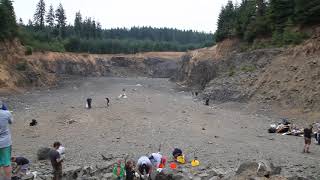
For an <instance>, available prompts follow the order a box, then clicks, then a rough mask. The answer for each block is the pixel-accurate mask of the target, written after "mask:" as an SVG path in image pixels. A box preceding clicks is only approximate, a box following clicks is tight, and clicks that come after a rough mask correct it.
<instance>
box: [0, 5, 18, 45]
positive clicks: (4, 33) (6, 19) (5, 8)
mask: <svg viewBox="0 0 320 180" xmlns="http://www.w3.org/2000/svg"><path fill="white" fill-rule="evenodd" d="M0 24H1V25H0V40H4V39H12V38H14V37H15V36H16V35H17V31H18V27H17V22H16V16H15V13H14V9H13V5H12V1H11V0H0Z"/></svg>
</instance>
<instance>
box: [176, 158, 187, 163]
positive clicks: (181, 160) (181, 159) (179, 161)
mask: <svg viewBox="0 0 320 180" xmlns="http://www.w3.org/2000/svg"><path fill="white" fill-rule="evenodd" d="M177 162H178V163H181V164H184V163H186V160H185V159H184V156H178V157H177Z"/></svg>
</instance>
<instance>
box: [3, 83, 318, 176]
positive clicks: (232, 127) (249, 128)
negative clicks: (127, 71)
mask: <svg viewBox="0 0 320 180" xmlns="http://www.w3.org/2000/svg"><path fill="white" fill-rule="evenodd" d="M140 85H141V86H140ZM122 89H126V91H125V93H126V95H127V97H128V98H127V99H119V98H118V96H119V95H120V94H121V93H122ZM88 97H91V98H92V99H93V107H92V109H90V110H88V109H85V100H86V98H88ZM106 97H108V98H110V100H111V102H110V106H109V107H106V100H105V98H106ZM4 100H5V101H6V102H8V105H9V107H10V108H11V110H13V114H14V120H15V121H14V124H13V125H12V127H11V129H12V135H13V154H14V155H18V156H20V155H22V156H25V157H27V158H29V159H31V160H32V162H34V163H36V162H37V161H36V152H37V150H38V149H39V148H40V147H48V146H51V144H52V143H53V142H54V141H57V140H58V141H60V142H61V143H62V144H63V145H64V146H65V148H66V161H65V164H67V165H94V164H98V163H99V162H101V161H103V160H102V158H101V155H100V154H104V155H106V156H107V155H109V154H112V155H113V156H116V157H124V156H125V154H129V155H130V156H132V157H134V158H138V157H139V156H141V155H146V154H149V153H151V152H156V151H158V148H159V145H160V144H161V151H162V152H163V154H165V155H167V156H169V155H170V154H171V151H172V150H173V148H174V147H179V148H181V149H182V150H183V151H184V153H185V154H186V155H187V157H189V158H193V156H194V154H195V155H196V156H197V157H198V159H199V160H200V162H201V164H202V165H205V166H211V167H214V168H216V169H219V170H221V171H223V172H230V171H234V170H236V169H237V167H238V166H239V164H240V163H242V162H245V161H255V160H256V161H259V160H262V159H266V160H271V161H272V162H273V163H274V164H275V165H277V166H281V167H282V168H283V170H282V174H283V175H288V176H292V175H303V176H307V175H312V176H314V177H319V178H320V166H319V157H320V146H318V145H315V144H314V142H312V146H311V153H310V154H303V153H301V152H302V149H303V143H304V142H303V141H304V140H303V138H302V137H294V136H282V135H278V134H268V133H267V129H268V127H269V124H270V123H272V122H274V121H277V119H275V118H272V117H267V116H264V115H259V114H254V113H248V111H246V110H243V109H245V108H243V107H242V106H245V105H244V104H236V105H232V107H233V108H228V105H221V104H220V105H210V106H205V105H203V103H202V101H199V100H197V99H196V98H195V97H192V95H191V93H189V92H183V91H179V90H178V89H177V87H176V85H175V84H174V83H172V82H170V81H169V80H168V79H148V78H105V77H103V78H71V79H66V80H64V81H63V82H62V83H61V85H60V86H59V87H56V88H52V89H41V90H39V89H38V90H36V89H35V90H30V91H29V92H25V93H23V94H15V95H10V96H5V97H4ZM32 119H36V120H37V121H38V125H37V126H35V127H30V126H29V123H30V121H31V120H32Z"/></svg>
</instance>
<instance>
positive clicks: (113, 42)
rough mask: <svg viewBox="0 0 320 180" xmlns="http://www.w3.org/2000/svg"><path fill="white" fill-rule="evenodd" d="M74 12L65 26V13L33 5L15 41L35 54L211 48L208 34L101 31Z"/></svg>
mask: <svg viewBox="0 0 320 180" xmlns="http://www.w3.org/2000/svg"><path fill="white" fill-rule="evenodd" d="M82 17H83V16H82V14H81V13H80V12H77V13H76V14H75V19H74V23H73V25H67V21H66V20H67V19H66V15H65V10H64V8H63V6H62V4H60V5H59V6H58V7H57V9H56V10H54V8H53V7H52V5H51V6H49V8H48V11H46V8H45V2H44V0H40V1H39V3H38V4H37V8H36V12H35V14H34V21H31V20H29V23H28V24H26V25H24V24H23V22H21V21H20V22H19V26H20V31H19V38H20V40H21V42H22V43H23V44H24V45H27V46H30V47H32V48H33V50H35V51H57V52H64V51H68V52H86V53H137V52H147V51H187V50H191V49H197V48H202V47H207V46H212V45H213V44H214V38H213V35H212V34H207V33H200V32H194V31H183V30H177V29H169V28H152V27H133V28H131V29H125V28H116V29H102V27H101V24H100V23H99V22H97V21H95V20H94V19H93V18H90V17H86V18H82Z"/></svg>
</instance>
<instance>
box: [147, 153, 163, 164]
mask: <svg viewBox="0 0 320 180" xmlns="http://www.w3.org/2000/svg"><path fill="white" fill-rule="evenodd" d="M161 158H162V155H161V154H160V152H157V153H152V154H151V156H150V157H149V159H150V161H151V163H152V165H153V166H154V167H159V165H160V163H161Z"/></svg>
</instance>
